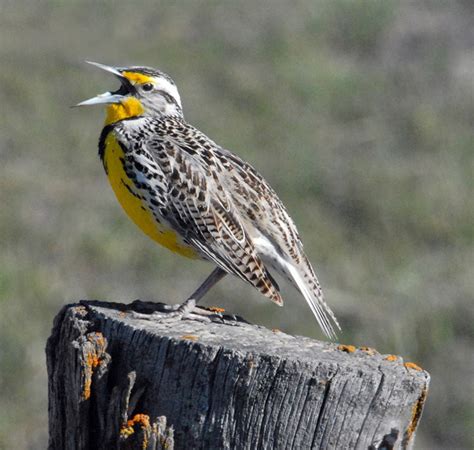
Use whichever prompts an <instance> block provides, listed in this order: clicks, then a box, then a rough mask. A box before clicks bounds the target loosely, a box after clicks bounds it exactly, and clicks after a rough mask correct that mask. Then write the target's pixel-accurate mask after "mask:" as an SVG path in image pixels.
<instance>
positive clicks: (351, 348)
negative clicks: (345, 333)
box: [337, 344, 356, 353]
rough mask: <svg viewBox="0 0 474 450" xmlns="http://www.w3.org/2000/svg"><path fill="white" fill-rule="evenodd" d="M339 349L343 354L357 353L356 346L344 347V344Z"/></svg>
mask: <svg viewBox="0 0 474 450" xmlns="http://www.w3.org/2000/svg"><path fill="white" fill-rule="evenodd" d="M337 349H338V350H341V351H342V352H346V353H354V352H355V351H356V348H355V346H353V345H344V344H341V345H338V346H337Z"/></svg>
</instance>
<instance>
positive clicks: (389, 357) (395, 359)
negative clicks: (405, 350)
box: [384, 355, 398, 362]
mask: <svg viewBox="0 0 474 450" xmlns="http://www.w3.org/2000/svg"><path fill="white" fill-rule="evenodd" d="M384 359H385V361H390V362H394V361H398V356H395V355H387V356H386V357H385V358H384Z"/></svg>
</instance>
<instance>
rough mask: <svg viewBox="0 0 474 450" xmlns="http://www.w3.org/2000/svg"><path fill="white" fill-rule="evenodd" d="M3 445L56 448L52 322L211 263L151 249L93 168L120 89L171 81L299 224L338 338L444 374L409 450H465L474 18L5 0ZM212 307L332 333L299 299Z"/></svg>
mask: <svg viewBox="0 0 474 450" xmlns="http://www.w3.org/2000/svg"><path fill="white" fill-rule="evenodd" d="M0 24H1V26H0V57H1V68H2V69H1V71H0V103H1V106H2V118H1V122H0V127H1V129H0V156H1V168H0V170H1V177H0V186H1V189H0V205H1V221H0V235H1V241H0V242H1V260H0V302H1V314H0V367H1V373H0V405H1V408H0V448H2V449H3V448H5V449H13V448H14V449H23V448H25V449H26V448H29V449H40V448H45V446H46V442H47V379H46V369H45V357H44V347H45V341H46V339H47V337H48V335H49V332H50V329H51V326H52V320H53V317H54V315H55V314H56V313H57V312H58V310H59V309H60V307H61V305H62V304H64V303H66V302H72V301H77V300H79V299H83V298H89V299H91V298H92V299H94V298H98V299H106V300H114V301H124V302H128V301H131V300H133V299H136V298H141V299H148V300H152V299H156V300H164V301H170V302H178V301H181V300H183V299H184V298H185V297H186V295H187V294H189V293H190V292H191V291H192V290H193V288H195V287H196V286H197V284H198V283H199V282H200V281H201V280H202V279H203V278H204V277H205V276H206V275H207V274H208V272H209V271H210V269H211V267H210V266H209V265H207V264H205V263H196V262H193V261H189V260H185V259H182V258H180V257H178V256H175V255H173V254H171V253H170V252H168V251H167V250H165V249H162V248H159V247H157V246H156V245H154V244H153V243H152V242H151V241H149V240H148V239H147V238H146V237H145V236H144V235H142V234H141V233H140V231H139V230H138V229H137V228H136V227H135V226H134V225H133V224H132V223H131V222H130V221H129V219H128V218H127V217H126V216H125V214H124V213H123V212H122V211H121V209H120V207H119V206H118V203H117V202H116V200H115V198H114V196H113V194H112V191H111V189H110V187H109V185H108V182H107V179H106V177H105V176H104V173H103V169H102V167H101V164H100V163H99V160H98V157H97V140H98V136H99V132H100V130H101V126H102V121H103V111H101V110H100V108H97V109H89V110H85V109H81V110H74V109H69V106H70V105H73V104H75V103H77V102H78V101H81V100H84V99H86V98H89V97H91V96H93V95H95V94H98V93H101V92H104V91H106V90H109V89H113V88H116V87H117V86H118V84H117V82H116V80H114V79H113V77H111V76H109V75H107V74H105V73H102V72H100V71H99V70H97V69H95V68H93V67H91V66H88V65H86V64H84V63H83V61H84V60H86V59H89V60H92V61H98V62H101V63H105V64H111V65H113V64H116V65H128V64H130V65H133V64H143V65H150V66H154V67H158V68H160V69H162V70H164V71H165V72H168V73H169V74H170V75H171V76H172V77H173V78H174V79H175V81H176V82H177V84H178V87H179V88H180V92H181V97H182V99H183V104H184V112H185V116H186V118H187V119H188V121H190V122H191V123H192V124H194V125H195V126H197V127H198V128H200V129H201V130H202V131H204V132H205V133H207V134H208V135H209V136H210V137H212V138H213V139H214V140H216V141H217V142H218V143H220V144H221V145H223V146H225V147H227V148H229V149H232V150H233V151H235V152H236V153H238V154H239V155H241V156H242V157H243V158H244V159H246V160H248V161H250V162H251V163H252V164H253V165H254V166H255V167H257V169H259V170H260V171H261V172H262V173H263V175H264V176H265V177H266V178H267V179H268V180H269V181H270V182H271V184H272V185H273V186H274V188H275V189H276V191H277V192H278V193H279V194H280V196H281V198H282V200H283V201H284V202H285V203H286V204H287V206H288V209H289V211H290V213H291V214H292V216H293V217H294V219H295V221H296V223H297V224H298V226H299V230H300V233H301V235H302V238H303V241H304V243H305V246H306V249H307V253H308V255H309V256H310V258H311V260H312V261H313V263H314V265H315V266H316V268H317V272H318V273H319V275H320V279H321V282H322V284H323V287H324V288H325V291H326V296H327V298H328V301H329V303H330V304H331V305H332V307H333V309H334V310H335V312H336V314H337V316H338V317H339V320H340V322H341V324H342V326H343V328H344V334H343V335H342V336H341V338H340V339H341V342H344V343H351V344H355V345H368V346H373V347H375V348H377V349H378V350H379V351H380V352H383V353H396V354H401V355H402V356H403V357H404V358H405V360H407V361H414V362H416V363H418V364H419V365H421V366H422V367H423V368H425V369H427V370H428V371H429V372H430V373H431V375H432V384H431V390H430V394H429V397H428V402H427V405H426V409H425V412H424V416H423V419H422V421H421V427H420V430H419V433H418V439H417V445H416V448H430V449H435V448H450V449H451V448H472V447H473V446H474V443H473V441H472V436H473V433H472V430H473V429H474V421H473V377H474V370H473V364H474V361H473V352H472V348H473V344H474V339H473V309H472V294H473V291H474V286H473V284H474V283H473V280H474V276H473V273H472V266H473V262H474V261H473V222H474V221H473V219H474V217H473V211H474V208H473V202H472V198H473V194H474V192H473V191H474V186H473V168H474V167H473V148H474V132H473V123H474V50H473V49H474V33H473V30H474V2H472V1H470V0H464V1H461V0H460V1H455V0H446V1H436V0H432V1H424V0H420V1H416V2H415V1H408V0H407V1H390V0H384V1H381V0H358V1H349V0H324V1H323V0H319V1H293V2H283V1H272V2H270V1H268V2H254V1H251V0H247V1H233V2H230V1H229V2H227V1H187V2H185V1H178V2H171V1H169V2H151V1H150V2H115V1H105V2H93V1H90V2H84V1H81V2H79V1H77V2H72V1H70V2H67V1H59V0H56V1H35V2H33V1H29V2H21V1H20V2H13V1H5V0H2V1H0ZM284 293H285V294H286V299H287V300H286V304H285V308H282V309H281V308H277V307H275V306H274V305H273V304H271V303H270V302H268V301H267V300H266V299H265V298H263V297H261V296H260V295H259V294H258V293H256V292H254V291H253V290H252V289H251V288H250V287H247V286H246V285H244V284H243V283H242V282H240V281H238V280H236V279H231V278H229V279H226V280H225V281H224V282H222V283H221V284H220V285H219V286H218V287H217V288H216V289H215V290H214V291H212V293H211V294H210V295H209V296H207V297H206V299H205V301H204V303H205V304H208V305H211V304H217V305H221V306H224V307H225V308H227V309H228V310H230V311H232V312H235V313H238V314H241V315H243V316H245V317H246V318H247V319H250V320H251V321H253V322H256V323H260V324H263V325H265V326H268V327H277V328H280V329H282V330H284V331H286V332H289V333H294V334H303V335H307V336H312V337H315V338H322V335H321V333H320V332H319V330H318V328H317V326H316V322H315V321H314V319H313V318H312V316H311V314H310V313H309V310H308V308H307V306H306V304H305V302H304V300H303V299H302V297H300V296H298V295H297V294H296V293H294V292H293V291H291V290H286V291H284Z"/></svg>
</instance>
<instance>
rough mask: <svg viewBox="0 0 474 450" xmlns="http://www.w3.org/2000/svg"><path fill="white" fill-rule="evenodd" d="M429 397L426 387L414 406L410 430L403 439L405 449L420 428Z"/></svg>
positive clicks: (409, 425)
mask: <svg viewBox="0 0 474 450" xmlns="http://www.w3.org/2000/svg"><path fill="white" fill-rule="evenodd" d="M417 367H418V366H417ZM427 395H428V387H427V386H426V385H425V387H424V388H423V390H422V391H421V394H420V396H419V397H418V400H417V401H416V402H415V404H414V405H413V408H412V414H411V420H410V423H409V424H408V428H407V430H406V431H405V435H404V437H403V442H402V446H403V448H405V447H406V446H407V445H408V443H409V442H410V439H411V438H412V436H413V434H414V433H415V431H416V427H417V426H418V422H419V421H420V418H421V413H422V412H423V406H424V404H425V401H426V396H427Z"/></svg>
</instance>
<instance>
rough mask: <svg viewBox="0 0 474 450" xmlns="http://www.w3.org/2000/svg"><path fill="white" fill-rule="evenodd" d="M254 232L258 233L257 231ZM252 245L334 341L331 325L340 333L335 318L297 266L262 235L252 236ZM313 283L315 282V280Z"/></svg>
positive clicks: (334, 334)
mask: <svg viewBox="0 0 474 450" xmlns="http://www.w3.org/2000/svg"><path fill="white" fill-rule="evenodd" d="M256 231H257V232H258V230H256ZM253 243H254V245H255V248H256V249H257V251H258V253H259V254H260V256H261V257H262V260H263V262H264V264H265V265H266V266H267V267H272V268H273V269H275V270H276V271H277V272H278V273H280V274H281V275H283V276H285V277H287V278H288V279H289V280H290V281H291V282H292V283H293V285H294V286H295V287H296V288H297V289H298V290H299V291H300V292H301V294H302V295H303V297H304V298H305V300H306V302H307V303H308V305H309V307H310V309H311V311H312V313H313V314H314V317H315V318H316V320H317V322H318V324H319V326H320V327H321V329H322V330H323V332H324V334H325V335H326V336H327V337H328V338H329V339H336V337H337V334H336V332H335V331H334V327H333V323H334V324H335V325H336V327H337V328H338V330H339V331H341V327H340V325H339V323H338V321H337V319H336V316H335V315H334V313H333V312H332V311H331V308H329V306H328V305H327V304H326V302H325V301H324V299H323V297H322V295H318V294H317V293H316V292H314V291H313V290H312V289H311V286H309V285H308V283H307V281H306V280H305V279H304V276H303V275H302V271H300V269H299V268H298V267H297V266H295V265H293V264H292V263H291V261H288V260H287V259H286V258H285V257H284V256H282V255H281V254H280V253H279V252H277V251H276V250H275V246H274V245H273V244H272V243H271V242H270V240H269V239H268V238H267V237H266V236H265V235H263V234H262V233H260V232H258V234H257V235H256V236H254V238H253ZM302 257H303V258H305V256H304V255H302ZM311 278H315V276H314V274H311ZM314 281H315V282H317V280H314Z"/></svg>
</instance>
